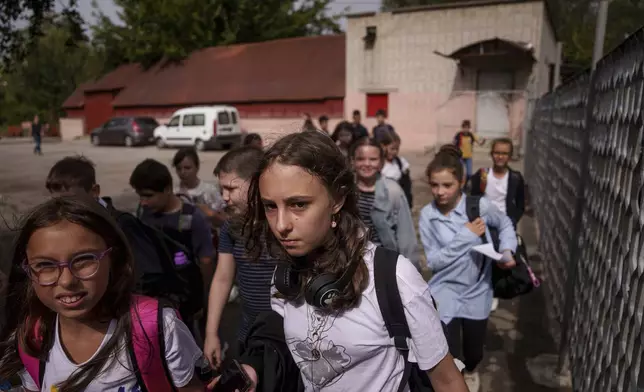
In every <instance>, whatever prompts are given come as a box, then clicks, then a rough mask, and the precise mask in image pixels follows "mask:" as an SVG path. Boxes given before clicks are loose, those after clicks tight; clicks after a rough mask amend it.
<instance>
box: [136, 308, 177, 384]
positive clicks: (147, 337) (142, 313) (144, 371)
mask: <svg viewBox="0 0 644 392" xmlns="http://www.w3.org/2000/svg"><path fill="white" fill-rule="evenodd" d="M130 315H131V321H132V338H131V339H130V341H129V350H128V353H129V355H130V361H131V362H132V366H133V368H134V373H135V374H136V378H137V382H138V384H139V386H141V388H142V389H141V390H142V392H146V391H147V392H157V391H159V392H176V391H177V389H176V388H175V387H174V384H173V383H172V381H171V380H172V378H171V375H170V371H169V369H168V364H167V362H166V358H165V336H164V333H163V327H164V326H163V305H162V304H161V303H160V302H159V301H158V300H156V299H154V298H150V297H144V296H140V295H134V296H133V297H132V305H131V307H130Z"/></svg>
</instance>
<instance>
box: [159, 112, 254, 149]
mask: <svg viewBox="0 0 644 392" xmlns="http://www.w3.org/2000/svg"><path fill="white" fill-rule="evenodd" d="M241 138H242V133H241V127H240V126H239V112H237V109H235V108H234V107H232V106H193V107H189V108H185V109H180V110H177V111H176V112H174V114H173V115H172V118H171V119H170V121H169V122H168V123H167V124H164V125H160V126H159V127H157V128H156V129H155V130H154V140H155V141H156V145H157V147H159V148H164V147H175V146H176V147H183V146H195V147H196V148H197V150H199V151H203V150H206V149H208V148H231V147H237V146H240V145H241V142H242V140H241Z"/></svg>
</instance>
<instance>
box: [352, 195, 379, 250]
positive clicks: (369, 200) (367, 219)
mask: <svg viewBox="0 0 644 392" xmlns="http://www.w3.org/2000/svg"><path fill="white" fill-rule="evenodd" d="M375 199H376V192H363V191H360V192H359V194H358V209H359V210H360V217H361V218H362V221H363V222H364V224H365V225H367V228H368V229H369V233H370V234H371V242H373V243H374V244H376V245H382V244H381V243H380V237H379V236H378V230H376V227H375V226H374V225H373V221H372V220H371V209H372V208H373V201H374V200H375Z"/></svg>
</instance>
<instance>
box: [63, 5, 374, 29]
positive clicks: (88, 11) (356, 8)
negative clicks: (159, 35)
mask: <svg viewBox="0 0 644 392" xmlns="http://www.w3.org/2000/svg"><path fill="white" fill-rule="evenodd" d="M59 3H63V2H59ZM97 3H98V6H99V7H100V9H101V10H102V11H103V13H105V15H107V16H109V17H110V19H112V20H113V21H115V22H117V21H118V14H117V12H118V9H117V7H116V5H114V2H113V1H112V0H97ZM380 3H381V1H380V0H333V1H332V2H331V6H330V7H329V13H330V14H331V15H336V14H342V13H344V12H345V9H346V10H347V12H348V13H358V12H367V11H377V10H378V9H380ZM78 5H79V11H80V13H81V15H82V16H83V18H84V19H85V21H86V22H88V23H89V24H92V23H93V22H94V18H93V16H92V11H93V8H92V0H79V2H78ZM345 20H346V18H343V19H342V20H341V26H342V28H344V26H346V22H345Z"/></svg>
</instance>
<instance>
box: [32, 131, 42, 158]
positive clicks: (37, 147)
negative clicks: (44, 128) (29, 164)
mask: <svg viewBox="0 0 644 392" xmlns="http://www.w3.org/2000/svg"><path fill="white" fill-rule="evenodd" d="M41 142H42V140H41V137H40V135H34V154H41V153H42V150H41V149H40V143H41Z"/></svg>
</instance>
